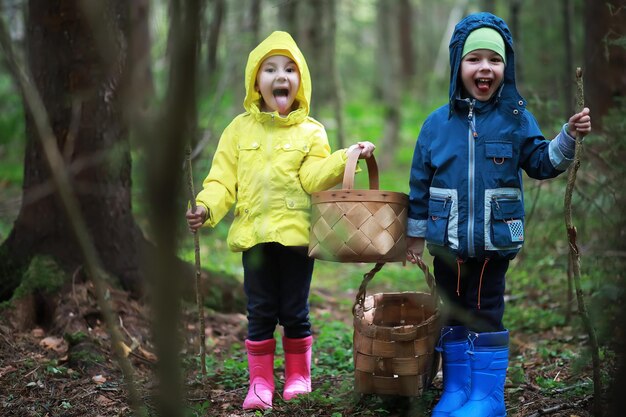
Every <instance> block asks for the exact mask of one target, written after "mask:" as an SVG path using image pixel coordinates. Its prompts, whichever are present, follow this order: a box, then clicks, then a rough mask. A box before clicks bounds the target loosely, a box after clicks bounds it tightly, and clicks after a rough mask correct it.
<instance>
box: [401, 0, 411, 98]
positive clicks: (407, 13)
mask: <svg viewBox="0 0 626 417" xmlns="http://www.w3.org/2000/svg"><path fill="white" fill-rule="evenodd" d="M397 11H398V31H399V35H398V36H399V39H400V57H401V59H402V65H401V69H402V81H403V84H404V86H405V88H407V89H410V88H411V87H412V84H413V79H414V78H415V47H414V46H413V22H414V20H413V8H412V6H411V1H410V0H400V4H399V5H398V10H397Z"/></svg>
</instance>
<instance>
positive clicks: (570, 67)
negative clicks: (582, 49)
mask: <svg viewBox="0 0 626 417" xmlns="http://www.w3.org/2000/svg"><path fill="white" fill-rule="evenodd" d="M561 6H562V8H563V13H562V16H563V43H564V47H565V48H564V49H565V60H564V62H563V81H564V86H563V90H564V101H565V103H563V104H564V105H563V109H564V110H565V115H564V119H565V120H567V119H569V117H570V116H571V115H572V114H574V83H573V82H572V81H573V79H574V78H573V76H572V74H574V69H575V66H574V54H573V51H572V24H571V20H572V16H573V13H572V1H571V0H561ZM577 111H579V110H577Z"/></svg>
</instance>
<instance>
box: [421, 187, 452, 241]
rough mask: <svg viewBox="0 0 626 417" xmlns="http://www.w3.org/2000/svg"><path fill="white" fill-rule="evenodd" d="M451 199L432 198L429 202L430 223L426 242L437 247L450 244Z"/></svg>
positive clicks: (428, 223) (427, 228)
mask: <svg viewBox="0 0 626 417" xmlns="http://www.w3.org/2000/svg"><path fill="white" fill-rule="evenodd" d="M451 208H452V199H451V198H445V197H444V198H439V197H432V196H431V198H430V200H429V201H428V222H427V227H426V240H427V241H428V242H429V243H434V244H436V245H445V244H447V243H448V221H449V218H450V209H451Z"/></svg>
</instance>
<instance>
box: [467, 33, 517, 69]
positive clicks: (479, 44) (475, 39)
mask: <svg viewBox="0 0 626 417" xmlns="http://www.w3.org/2000/svg"><path fill="white" fill-rule="evenodd" d="M477 49H489V50H490V51H494V52H495V53H497V54H498V55H500V56H501V57H502V60H503V61H504V62H505V63H506V53H505V49H504V39H502V36H500V33H498V31H497V30H495V29H492V28H487V27H482V28H478V29H476V30H473V31H472V32H471V33H470V34H469V36H468V37H467V40H466V41H465V45H464V46H463V55H462V56H461V57H464V56H465V55H467V54H469V53H470V52H472V51H475V50H477Z"/></svg>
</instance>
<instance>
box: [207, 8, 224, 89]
mask: <svg viewBox="0 0 626 417" xmlns="http://www.w3.org/2000/svg"><path fill="white" fill-rule="evenodd" d="M211 3H212V5H213V9H212V16H211V23H210V24H209V31H208V35H207V70H208V73H209V77H211V78H212V79H215V72H216V71H217V67H218V65H217V48H218V46H219V40H220V35H221V32H222V22H223V21H224V16H225V14H226V1H225V0H211Z"/></svg>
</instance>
